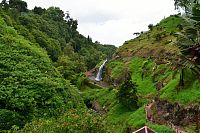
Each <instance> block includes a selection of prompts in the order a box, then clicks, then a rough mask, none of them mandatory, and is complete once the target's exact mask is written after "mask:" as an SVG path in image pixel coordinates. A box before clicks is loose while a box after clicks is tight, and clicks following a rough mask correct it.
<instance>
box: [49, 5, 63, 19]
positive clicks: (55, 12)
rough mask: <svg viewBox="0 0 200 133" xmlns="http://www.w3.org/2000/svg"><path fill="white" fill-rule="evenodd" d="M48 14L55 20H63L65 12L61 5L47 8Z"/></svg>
mask: <svg viewBox="0 0 200 133" xmlns="http://www.w3.org/2000/svg"><path fill="white" fill-rule="evenodd" d="M46 16H47V17H48V18H50V19H53V20H54V21H63V20H64V16H65V14H64V12H63V11H62V10H61V9H60V8H59V7H50V8H48V9H47V10H46Z"/></svg>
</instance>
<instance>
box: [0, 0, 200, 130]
mask: <svg viewBox="0 0 200 133" xmlns="http://www.w3.org/2000/svg"><path fill="white" fill-rule="evenodd" d="M174 6H175V9H177V10H178V9H181V10H183V12H182V13H179V14H176V15H171V16H169V17H167V18H164V19H162V20H161V21H160V22H159V23H157V24H156V25H153V24H149V25H148V28H149V30H148V31H145V32H143V31H142V32H137V33H133V34H134V35H137V37H135V38H133V39H131V40H128V41H125V42H124V44H123V45H122V46H120V47H118V48H117V47H116V46H114V45H111V44H101V43H100V42H98V41H96V40H95V41H94V40H92V38H91V37H90V35H88V36H87V37H85V36H84V35H82V34H80V33H79V31H78V30H77V28H78V20H76V19H74V18H73V17H72V16H71V15H70V12H64V11H62V10H61V9H60V8H59V7H49V8H47V9H45V8H42V7H39V6H36V7H35V8H34V9H32V10H30V9H28V8H27V3H26V2H25V1H22V0H9V1H6V0H2V1H1V3H0V132H5V133H7V132H16V133H18V132H19V133H27V132H33V133H49V132H53V133H54V132H55V133H57V132H59V133H62V132H63V133H64V132H70V133H74V132H83V133H85V132H88V133H96V132H98V133H104V132H105V133H107V132H111V133H122V132H127V133H130V132H133V131H136V130H138V129H140V128H142V127H143V126H148V127H149V128H151V129H152V130H154V131H156V132H158V133H174V132H175V131H177V130H179V131H183V132H187V133H199V132H200V117H199V116H200V2H199V1H198V0H174ZM105 60H107V61H105ZM103 62H104V63H103ZM102 63H103V65H102ZM100 69H102V71H101V72H102V73H101V75H102V79H100V80H101V81H99V80H98V81H96V80H95V77H96V75H97V73H98V72H99V70H100ZM148 111H149V112H151V118H150V119H149V118H148V113H147V112H148Z"/></svg>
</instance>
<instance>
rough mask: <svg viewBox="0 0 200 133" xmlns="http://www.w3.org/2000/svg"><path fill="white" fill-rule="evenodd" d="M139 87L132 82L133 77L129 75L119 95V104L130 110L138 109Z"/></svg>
mask: <svg viewBox="0 0 200 133" xmlns="http://www.w3.org/2000/svg"><path fill="white" fill-rule="evenodd" d="M136 93H137V85H136V83H134V82H132V80H131V76H130V75H129V76H128V77H127V78H126V80H125V81H124V82H123V84H122V85H121V86H120V89H119V91H118V93H117V97H118V99H119V102H120V103H121V104H122V105H124V106H126V107H127V108H128V109H131V110H132V109H137V108H138V105H137V102H138V96H137V94H136Z"/></svg>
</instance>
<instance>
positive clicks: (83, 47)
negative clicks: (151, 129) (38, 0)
mask: <svg viewBox="0 0 200 133" xmlns="http://www.w3.org/2000/svg"><path fill="white" fill-rule="evenodd" d="M0 5H1V7H0V58H1V60H0V131H2V130H10V129H11V128H12V129H13V130H17V129H19V128H22V127H23V126H24V125H25V124H26V123H28V122H31V121H32V122H31V124H27V125H26V126H25V128H24V130H22V132H27V131H35V132H49V131H55V132H57V131H63V132H64V131H70V132H72V131H74V130H80V131H85V132H89V131H95V132H96V131H99V130H101V131H103V130H104V129H102V128H101V127H102V126H101V125H103V123H99V119H100V117H99V116H98V114H95V113H92V112H88V111H87V108H86V106H85V104H84V102H83V99H82V98H81V96H80V94H79V90H78V88H77V87H76V86H78V84H79V83H78V82H82V80H80V81H79V80H76V79H77V78H79V77H83V76H82V74H81V73H83V72H85V71H86V70H89V69H91V68H93V67H95V66H96V64H97V63H99V62H100V61H101V60H104V59H105V58H111V55H112V53H114V51H115V49H116V47H114V46H112V45H101V44H99V43H93V42H92V39H91V38H90V37H89V36H88V37H84V36H83V35H81V34H79V32H78V31H77V30H76V29H77V25H78V23H77V20H74V19H72V18H71V17H70V16H69V13H67V14H65V13H64V12H63V11H62V10H60V9H59V8H57V7H50V8H48V9H43V8H41V7H35V8H34V9H33V10H28V9H27V4H26V2H24V1H21V0H10V1H9V2H6V1H2V2H1V4H0ZM65 116H67V117H65ZM74 116H77V118H76V117H74ZM83 116H84V118H83V119H85V120H83V119H82V118H81V119H80V117H83ZM77 123H78V125H77ZM95 123H96V124H95ZM63 124H64V125H63ZM14 125H15V126H14ZM37 125H38V126H39V125H43V126H39V127H37ZM47 125H48V126H47ZM66 125H68V126H67V127H66ZM75 125H76V126H75ZM58 126H60V127H58ZM63 126H64V127H63ZM78 128H79V129H78Z"/></svg>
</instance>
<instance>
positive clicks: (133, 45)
mask: <svg viewBox="0 0 200 133" xmlns="http://www.w3.org/2000/svg"><path fill="white" fill-rule="evenodd" d="M180 24H184V23H183V20H182V19H181V18H180V17H178V16H177V15H175V16H170V17H168V18H166V19H163V20H162V21H161V22H160V23H159V24H157V25H156V26H154V27H153V29H152V31H147V32H145V33H144V34H142V35H140V36H139V37H137V38H135V39H132V40H130V41H127V42H125V44H124V45H122V46H121V47H120V48H119V49H118V51H117V52H116V55H117V56H119V57H120V58H117V59H114V60H113V61H111V63H110V64H108V69H109V70H108V71H110V73H111V77H112V78H114V79H117V78H118V77H122V76H123V74H122V70H125V69H128V70H130V71H131V73H132V80H133V81H135V82H136V84H137V85H138V95H139V96H141V98H142V97H143V98H144V99H145V98H148V97H149V98H151V97H152V96H155V95H156V93H157V92H156V85H157V84H158V83H159V82H160V81H162V83H163V84H164V87H163V88H162V90H161V91H160V95H161V98H162V99H163V100H164V99H166V100H170V101H172V102H179V103H181V104H185V105H189V104H191V103H195V102H199V99H200V95H199V91H198V89H199V88H200V84H199V82H198V81H196V80H195V78H194V77H195V76H194V74H193V73H192V72H191V71H190V70H186V71H185V75H187V78H185V82H186V86H185V87H184V88H183V90H182V91H180V92H179V93H178V94H177V92H176V89H175V87H176V86H177V85H178V83H179V73H176V74H175V75H174V72H173V68H172V67H171V66H170V64H169V63H168V61H167V60H166V57H173V56H174V55H176V54H178V53H179V49H178V48H177V47H176V45H175V42H176V37H175V35H174V33H175V32H177V31H179V28H178V27H179V25H180ZM159 61H161V62H164V63H162V64H159V63H157V62H159ZM113 62H114V63H113ZM113 64H115V65H113ZM127 64H128V65H127ZM156 64H157V65H156ZM127 66H128V67H127ZM116 70H117V71H116ZM142 72H144V73H145V76H144V79H143V80H142V78H141V77H142Z"/></svg>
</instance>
